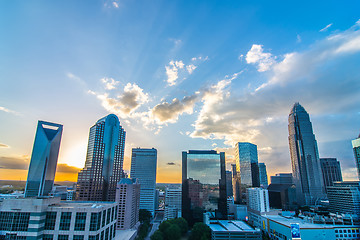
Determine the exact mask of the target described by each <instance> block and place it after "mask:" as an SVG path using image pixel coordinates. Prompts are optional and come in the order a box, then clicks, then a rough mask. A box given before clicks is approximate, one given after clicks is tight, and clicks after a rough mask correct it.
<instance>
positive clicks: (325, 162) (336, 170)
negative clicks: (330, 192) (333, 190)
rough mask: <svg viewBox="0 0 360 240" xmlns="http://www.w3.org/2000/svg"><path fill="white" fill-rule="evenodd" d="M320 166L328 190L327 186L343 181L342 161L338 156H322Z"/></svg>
mask: <svg viewBox="0 0 360 240" xmlns="http://www.w3.org/2000/svg"><path fill="white" fill-rule="evenodd" d="M320 166H321V172H322V175H323V179H324V185H325V191H326V192H327V187H330V186H333V185H334V184H333V183H334V182H341V181H342V175H341V168H340V162H339V161H337V160H336V158H320Z"/></svg>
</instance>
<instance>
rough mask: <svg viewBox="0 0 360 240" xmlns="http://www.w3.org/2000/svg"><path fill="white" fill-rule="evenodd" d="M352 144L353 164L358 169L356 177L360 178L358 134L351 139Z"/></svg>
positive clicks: (359, 138) (359, 143)
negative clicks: (355, 137)
mask: <svg viewBox="0 0 360 240" xmlns="http://www.w3.org/2000/svg"><path fill="white" fill-rule="evenodd" d="M352 146H353V149H354V156H355V164H356V167H357V170H358V177H359V180H360V135H359V136H358V138H357V139H355V140H352Z"/></svg>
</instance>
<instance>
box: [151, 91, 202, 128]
mask: <svg viewBox="0 0 360 240" xmlns="http://www.w3.org/2000/svg"><path fill="white" fill-rule="evenodd" d="M198 100H199V97H198V95H196V94H195V95H191V96H186V97H184V98H183V99H182V100H181V101H180V100H179V99H177V98H174V99H173V100H172V102H171V103H168V102H162V103H160V104H158V105H156V106H155V107H154V108H153V109H152V115H153V116H154V118H156V119H157V120H158V121H160V122H176V120H177V119H178V116H179V115H181V114H183V113H188V114H191V113H192V112H193V108H194V104H195V103H196V101H198Z"/></svg>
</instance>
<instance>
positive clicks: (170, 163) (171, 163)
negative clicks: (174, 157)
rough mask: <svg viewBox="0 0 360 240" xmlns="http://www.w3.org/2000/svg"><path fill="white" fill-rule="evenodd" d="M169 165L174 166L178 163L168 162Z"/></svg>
mask: <svg viewBox="0 0 360 240" xmlns="http://www.w3.org/2000/svg"><path fill="white" fill-rule="evenodd" d="M166 164H167V165H170V166H174V165H176V163H174V162H168V163H166Z"/></svg>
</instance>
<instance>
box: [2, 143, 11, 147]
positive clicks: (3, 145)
mask: <svg viewBox="0 0 360 240" xmlns="http://www.w3.org/2000/svg"><path fill="white" fill-rule="evenodd" d="M9 147H10V146H9V145H6V144H5V143H0V148H9Z"/></svg>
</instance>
